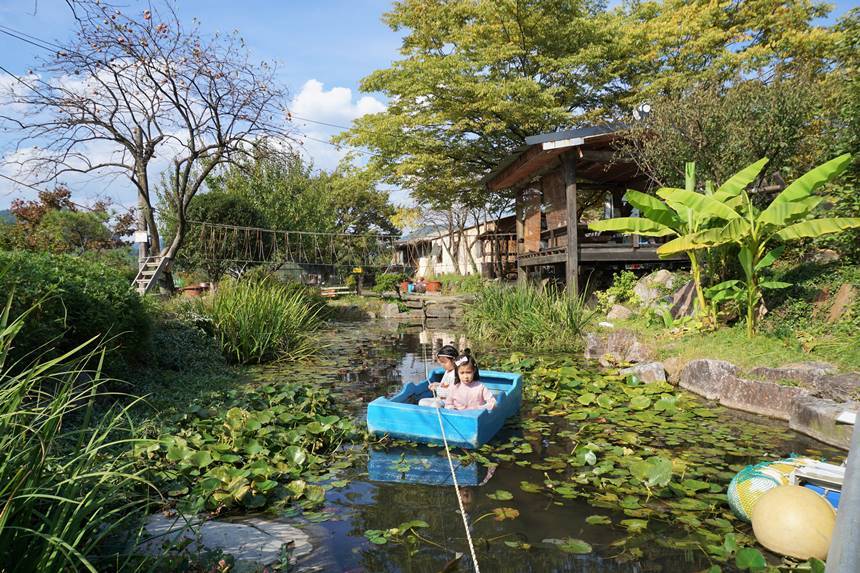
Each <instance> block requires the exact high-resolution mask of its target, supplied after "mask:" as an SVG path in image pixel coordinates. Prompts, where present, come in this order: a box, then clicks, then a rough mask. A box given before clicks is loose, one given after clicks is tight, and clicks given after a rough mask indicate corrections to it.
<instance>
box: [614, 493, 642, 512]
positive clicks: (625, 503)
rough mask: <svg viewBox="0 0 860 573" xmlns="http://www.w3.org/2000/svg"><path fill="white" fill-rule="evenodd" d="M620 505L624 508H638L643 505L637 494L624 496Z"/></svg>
mask: <svg viewBox="0 0 860 573" xmlns="http://www.w3.org/2000/svg"><path fill="white" fill-rule="evenodd" d="M616 499H617V498H616ZM619 505H620V506H621V507H622V508H624V509H636V508H638V507H642V506H641V505H639V498H638V497H636V496H635V495H626V496H624V498H623V499H622V500H621V503H620V504H619Z"/></svg>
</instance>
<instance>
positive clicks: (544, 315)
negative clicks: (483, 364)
mask: <svg viewBox="0 0 860 573" xmlns="http://www.w3.org/2000/svg"><path fill="white" fill-rule="evenodd" d="M596 313H597V311H596V310H595V309H589V308H588V307H586V304H585V297H584V295H580V296H579V297H570V296H567V294H565V293H560V292H558V291H556V290H555V289H550V288H542V287H538V286H534V285H531V284H527V285H518V286H516V287H510V286H505V285H499V284H492V283H490V284H487V285H485V286H484V287H483V288H481V290H480V291H479V292H478V294H477V296H476V298H475V301H474V303H472V304H470V305H469V306H468V307H467V308H466V327H467V329H468V330H469V335H470V336H472V337H474V338H477V339H481V340H485V341H492V342H494V343H497V344H499V345H500V346H504V347H510V348H522V349H530V350H548V351H552V350H575V349H577V348H579V347H580V346H581V344H582V337H583V331H584V329H585V328H586V327H587V326H588V325H589V324H590V323H591V322H592V320H593V319H594V317H595V316H596Z"/></svg>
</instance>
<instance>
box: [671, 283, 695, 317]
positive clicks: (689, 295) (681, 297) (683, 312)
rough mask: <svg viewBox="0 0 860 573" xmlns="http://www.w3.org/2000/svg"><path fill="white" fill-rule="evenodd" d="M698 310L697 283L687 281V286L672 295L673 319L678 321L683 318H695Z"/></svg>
mask: <svg viewBox="0 0 860 573" xmlns="http://www.w3.org/2000/svg"><path fill="white" fill-rule="evenodd" d="M695 309H696V283H694V282H693V281H687V284H685V285H684V286H682V287H681V288H680V289H678V290H677V291H675V294H674V295H672V308H671V309H670V310H669V312H671V313H672V318H674V319H678V318H681V317H682V316H693V313H694V312H695Z"/></svg>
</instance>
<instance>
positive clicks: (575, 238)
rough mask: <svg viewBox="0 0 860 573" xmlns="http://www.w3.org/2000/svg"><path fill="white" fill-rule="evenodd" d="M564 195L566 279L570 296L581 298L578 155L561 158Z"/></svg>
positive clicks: (569, 152)
mask: <svg viewBox="0 0 860 573" xmlns="http://www.w3.org/2000/svg"><path fill="white" fill-rule="evenodd" d="M561 170H562V173H563V174H564V195H565V202H566V204H567V262H566V264H565V278H566V280H567V293H568V295H569V296H579V217H577V214H576V154H575V153H573V152H571V151H568V152H567V153H565V154H563V155H562V156H561Z"/></svg>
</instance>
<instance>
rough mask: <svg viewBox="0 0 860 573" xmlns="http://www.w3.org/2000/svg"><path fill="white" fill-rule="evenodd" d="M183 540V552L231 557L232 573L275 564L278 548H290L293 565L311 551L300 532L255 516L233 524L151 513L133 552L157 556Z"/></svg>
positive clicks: (305, 535)
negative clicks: (164, 545) (219, 554)
mask: <svg viewBox="0 0 860 573" xmlns="http://www.w3.org/2000/svg"><path fill="white" fill-rule="evenodd" d="M183 540H187V543H188V546H187V547H185V551H189V552H196V553H199V552H202V551H205V550H210V551H214V550H221V551H223V552H224V553H226V554H228V555H231V556H233V558H234V559H235V561H236V568H235V569H234V570H233V571H238V572H242V571H257V570H259V569H260V568H262V567H266V566H270V565H274V564H277V563H278V562H279V561H280V558H281V553H282V548H283V547H284V546H285V545H287V546H289V547H290V549H291V555H290V560H291V561H292V562H295V561H296V560H297V559H300V558H302V557H304V556H306V555H308V554H309V553H311V551H313V546H312V545H311V543H310V540H309V537H308V535H307V534H305V533H304V532H303V531H302V530H300V529H298V528H296V527H294V526H292V525H289V524H287V523H285V522H283V521H278V520H268V519H260V518H257V517H253V518H246V519H241V520H236V521H220V520H211V521H204V520H201V519H198V518H196V517H189V516H185V517H183V516H181V515H177V516H174V517H168V516H166V515H164V514H153V515H150V516H149V517H148V518H147V523H146V526H145V530H144V537H143V540H142V541H141V543H140V544H138V547H137V551H138V552H139V553H142V554H147V555H161V554H162V552H163V550H162V545H163V544H164V543H165V542H169V543H170V544H171V545H176V544H178V543H180V542H182V541H183Z"/></svg>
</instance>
